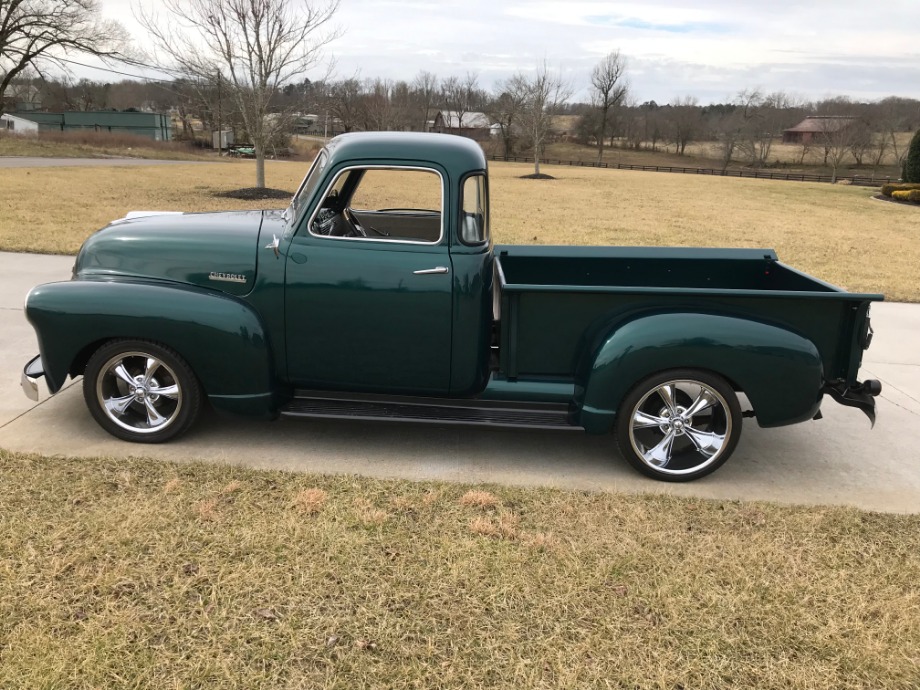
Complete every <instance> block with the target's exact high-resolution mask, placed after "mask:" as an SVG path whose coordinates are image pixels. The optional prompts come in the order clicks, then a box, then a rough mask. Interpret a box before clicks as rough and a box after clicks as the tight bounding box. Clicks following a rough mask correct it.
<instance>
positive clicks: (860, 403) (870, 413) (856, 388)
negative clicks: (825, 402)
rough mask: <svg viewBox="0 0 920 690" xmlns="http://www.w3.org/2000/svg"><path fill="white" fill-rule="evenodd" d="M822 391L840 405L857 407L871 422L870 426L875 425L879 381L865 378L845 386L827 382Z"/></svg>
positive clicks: (880, 384) (880, 389) (879, 391)
mask: <svg viewBox="0 0 920 690" xmlns="http://www.w3.org/2000/svg"><path fill="white" fill-rule="evenodd" d="M822 392H824V393H827V394H828V395H830V396H831V397H832V398H833V399H834V400H836V401H837V402H839V403H840V404H841V405H846V406H847V407H856V408H859V409H860V410H862V411H863V412H864V413H865V414H866V416H867V417H868V418H869V421H870V422H872V426H875V396H877V395H878V394H879V393H881V392H882V383H881V381H876V380H875V379H866V380H865V381H863V382H861V383H859V382H857V383H856V385H853V386H847V385H846V384H842V383H841V384H831V383H828V384H826V385H825V386H824V388H823V389H822Z"/></svg>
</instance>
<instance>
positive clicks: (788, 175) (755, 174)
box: [489, 156, 891, 187]
mask: <svg viewBox="0 0 920 690" xmlns="http://www.w3.org/2000/svg"><path fill="white" fill-rule="evenodd" d="M489 160H490V161H502V162H505V163H533V158H528V157H526V156H489ZM540 163H541V164H546V165H568V166H572V167H578V168H610V169H614V170H642V171H644V172H666V173H679V174H682V175H714V176H716V177H750V178H754V179H758V180H790V181H793V182H832V181H833V178H832V177H831V176H830V175H812V174H810V173H795V172H785V173H784V172H770V171H766V170H716V169H715V168H677V167H674V166H672V165H629V164H627V163H597V162H595V161H564V160H559V159H558V158H541V159H540ZM844 180H847V181H849V183H850V184H855V185H862V186H864V187H880V186H882V185H883V184H888V183H890V182H891V178H890V177H867V176H865V175H849V176H844V175H841V176H838V177H837V182H842V181H844Z"/></svg>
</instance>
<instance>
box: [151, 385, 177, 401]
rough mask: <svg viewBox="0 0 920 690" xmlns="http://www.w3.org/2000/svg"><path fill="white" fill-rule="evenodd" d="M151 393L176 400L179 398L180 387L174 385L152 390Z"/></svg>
mask: <svg viewBox="0 0 920 690" xmlns="http://www.w3.org/2000/svg"><path fill="white" fill-rule="evenodd" d="M149 392H150V395H162V396H163V397H164V398H170V399H172V400H176V399H177V398H178V397H179V386H177V385H176V384H173V385H171V386H164V387H163V388H151V389H150V391H149Z"/></svg>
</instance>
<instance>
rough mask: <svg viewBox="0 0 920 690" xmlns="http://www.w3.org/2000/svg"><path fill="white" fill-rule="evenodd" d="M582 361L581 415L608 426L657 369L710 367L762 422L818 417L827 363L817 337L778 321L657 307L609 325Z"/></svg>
mask: <svg viewBox="0 0 920 690" xmlns="http://www.w3.org/2000/svg"><path fill="white" fill-rule="evenodd" d="M596 342H598V343H599V344H597V345H596V346H595V347H594V348H593V349H591V350H590V353H591V354H589V356H588V357H586V358H585V360H584V362H585V363H584V364H583V365H582V366H581V367H580V368H579V377H578V380H579V382H583V385H579V386H578V388H577V390H576V403H578V404H579V407H580V409H579V411H578V415H579V422H580V424H581V425H582V426H584V427H585V429H586V430H588V431H589V432H591V433H606V432H608V431H609V430H610V429H611V427H612V425H613V422H614V418H615V416H616V413H617V407H618V406H619V404H620V401H621V400H622V399H623V397H624V396H625V395H626V394H627V393H628V392H629V390H630V389H631V388H632V387H633V386H635V385H636V383H638V382H639V381H641V380H642V379H644V378H646V377H647V376H651V375H652V374H654V373H657V372H659V371H665V370H667V369H678V368H692V369H704V370H707V371H710V372H713V373H716V374H719V375H721V376H723V377H724V378H726V379H728V381H729V382H730V383H731V384H732V385H733V386H735V388H736V390H740V391H743V392H744V393H745V394H746V395H747V397H748V399H749V400H750V401H751V404H752V406H753V407H754V412H755V415H756V417H757V422H758V424H759V425H760V426H764V427H771V426H781V425H784V424H793V423H795V422H801V421H805V420H808V419H811V418H812V417H814V415H815V414H816V413H817V411H818V408H819V406H820V403H821V396H822V393H821V388H822V385H823V367H822V364H821V357H820V355H819V353H818V350H817V348H816V347H815V345H814V343H812V342H811V341H810V340H808V339H806V338H803V337H802V336H800V335H798V334H796V333H793V332H791V331H788V330H786V329H784V328H781V327H779V326H775V325H771V324H766V323H761V322H757V321H751V320H749V319H744V318H739V317H734V316H726V315H719V314H706V313H693V312H680V313H656V314H652V315H644V316H638V317H635V318H632V319H631V320H628V321H625V322H621V323H619V324H617V325H615V326H614V327H612V328H608V329H607V331H606V333H605V334H604V335H602V336H601V337H600V338H599V339H598V341H596Z"/></svg>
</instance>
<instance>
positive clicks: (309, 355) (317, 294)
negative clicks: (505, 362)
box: [285, 236, 453, 395]
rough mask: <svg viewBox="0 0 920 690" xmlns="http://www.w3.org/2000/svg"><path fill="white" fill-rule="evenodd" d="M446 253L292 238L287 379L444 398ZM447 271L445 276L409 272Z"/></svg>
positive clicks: (447, 370)
mask: <svg viewBox="0 0 920 690" xmlns="http://www.w3.org/2000/svg"><path fill="white" fill-rule="evenodd" d="M450 265H451V264H450V257H449V255H448V252H447V248H446V247H441V246H437V245H430V246H426V245H409V244H401V243H398V242H392V241H389V240H382V241H374V240H367V239H360V240H358V239H356V240H347V239H346V240H343V239H336V238H317V237H313V236H307V237H306V238H304V237H300V236H297V237H294V238H293V240H292V244H291V246H290V249H289V251H288V259H287V277H286V289H285V292H286V297H285V309H286V330H287V353H288V376H289V378H290V380H291V382H292V383H293V384H294V385H295V386H299V387H305V388H307V387H309V388H322V389H333V390H355V391H388V392H398V393H419V394H429V395H443V394H446V393H447V392H448V391H449V389H450V363H451V322H452V314H451V308H452V300H451V285H452V279H453V276H452V275H451V273H452V271H451V270H450ZM435 267H446V268H447V269H448V270H449V271H450V272H448V273H428V274H422V275H418V274H415V273H414V271H419V270H427V269H432V268H435Z"/></svg>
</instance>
